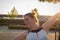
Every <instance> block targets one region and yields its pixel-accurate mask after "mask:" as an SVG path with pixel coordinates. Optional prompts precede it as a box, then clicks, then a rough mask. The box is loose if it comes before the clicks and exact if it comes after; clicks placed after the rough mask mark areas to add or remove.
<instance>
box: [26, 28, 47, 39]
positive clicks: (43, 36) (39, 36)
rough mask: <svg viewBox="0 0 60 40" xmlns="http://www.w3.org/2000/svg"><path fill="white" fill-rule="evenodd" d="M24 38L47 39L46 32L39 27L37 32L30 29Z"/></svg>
mask: <svg viewBox="0 0 60 40" xmlns="http://www.w3.org/2000/svg"><path fill="white" fill-rule="evenodd" d="M26 40H48V35H47V32H46V31H45V30H43V29H41V30H40V31H38V32H35V31H32V32H29V34H28V35H27V37H26Z"/></svg>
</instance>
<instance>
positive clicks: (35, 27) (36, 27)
mask: <svg viewBox="0 0 60 40" xmlns="http://www.w3.org/2000/svg"><path fill="white" fill-rule="evenodd" d="M38 28H39V26H34V27H32V28H31V29H30V30H36V29H38Z"/></svg>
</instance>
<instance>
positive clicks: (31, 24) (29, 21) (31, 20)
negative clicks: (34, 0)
mask: <svg viewBox="0 0 60 40" xmlns="http://www.w3.org/2000/svg"><path fill="white" fill-rule="evenodd" d="M24 21H25V24H26V26H27V28H28V29H30V28H32V27H34V26H35V25H36V19H35V18H31V17H30V16H28V15H27V16H24Z"/></svg>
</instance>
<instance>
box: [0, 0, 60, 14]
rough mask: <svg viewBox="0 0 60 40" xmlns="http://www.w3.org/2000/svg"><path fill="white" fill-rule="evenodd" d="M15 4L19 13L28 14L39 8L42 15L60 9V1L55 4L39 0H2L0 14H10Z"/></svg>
mask: <svg viewBox="0 0 60 40" xmlns="http://www.w3.org/2000/svg"><path fill="white" fill-rule="evenodd" d="M14 6H15V8H16V10H17V11H18V14H22V15H24V14H26V13H28V12H31V11H32V9H34V8H37V9H38V13H39V14H40V15H54V14H56V13H57V12H59V11H60V3H57V4H53V3H48V2H39V1H38V0H0V14H8V12H10V11H11V9H12V8H13V7H14Z"/></svg>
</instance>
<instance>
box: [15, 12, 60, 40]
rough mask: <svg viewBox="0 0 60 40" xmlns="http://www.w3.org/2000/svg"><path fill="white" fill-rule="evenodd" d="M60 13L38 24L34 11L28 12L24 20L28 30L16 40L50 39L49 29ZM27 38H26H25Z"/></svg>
mask: <svg viewBox="0 0 60 40" xmlns="http://www.w3.org/2000/svg"><path fill="white" fill-rule="evenodd" d="M58 15H60V12H59V13H57V14H56V15H54V16H53V17H51V18H50V19H49V20H48V21H47V22H45V23H44V24H43V25H41V26H40V25H38V24H37V20H36V18H35V17H34V14H33V13H27V14H25V15H24V21H25V24H26V27H27V29H28V30H27V31H26V32H24V33H23V34H21V35H20V36H18V37H17V38H16V40H48V34H47V33H48V31H49V30H50V28H51V27H52V25H54V23H55V22H56V19H57V17H58ZM24 38H25V39H24Z"/></svg>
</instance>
